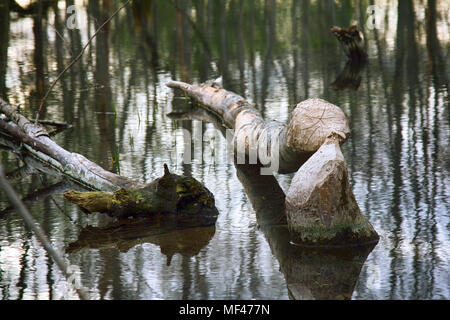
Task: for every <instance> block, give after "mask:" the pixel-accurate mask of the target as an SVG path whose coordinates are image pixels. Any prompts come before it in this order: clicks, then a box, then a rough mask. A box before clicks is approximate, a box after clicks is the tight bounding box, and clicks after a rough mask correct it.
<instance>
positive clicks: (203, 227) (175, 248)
mask: <svg viewBox="0 0 450 320" xmlns="http://www.w3.org/2000/svg"><path fill="white" fill-rule="evenodd" d="M214 222H215V221H199V219H192V218H191V219H179V218H176V217H172V218H171V217H157V218H154V217H151V218H136V219H129V220H124V221H122V220H121V221H116V222H111V223H109V224H108V225H106V226H104V227H91V226H88V227H86V228H83V229H82V230H81V232H80V235H79V236H78V239H77V241H75V242H72V243H70V244H69V245H68V246H67V248H66V252H67V253H76V252H78V251H80V250H86V249H105V248H116V249H117V250H119V251H120V252H127V251H128V250H130V249H131V248H133V247H134V246H136V245H138V244H143V243H152V244H155V245H157V246H159V247H160V248H161V252H162V253H163V254H164V255H166V256H167V265H168V266H169V265H170V261H171V260H172V256H173V255H174V254H176V253H178V254H181V255H182V256H183V257H193V256H196V255H197V254H198V253H199V252H200V250H201V249H203V248H204V247H205V246H206V245H207V244H208V243H209V241H210V240H211V238H212V237H213V236H214V232H215V227H214Z"/></svg>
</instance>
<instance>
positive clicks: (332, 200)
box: [167, 81, 378, 245]
mask: <svg viewBox="0 0 450 320" xmlns="http://www.w3.org/2000/svg"><path fill="white" fill-rule="evenodd" d="M167 85H168V86H169V87H172V88H178V89H181V90H182V91H184V92H185V93H187V94H188V95H189V96H190V97H191V98H192V99H193V100H194V101H195V102H198V103H200V106H201V107H204V108H205V109H207V110H209V111H211V112H213V113H214V114H216V115H217V116H218V117H219V118H220V119H221V120H222V122H223V124H224V125H225V126H227V127H228V128H232V129H234V136H233V139H234V141H235V142H236V141H237V142H238V143H239V141H240V142H241V143H242V144H244V145H245V153H246V154H248V153H250V152H251V149H252V148H256V149H257V150H258V151H259V150H260V149H263V150H272V151H273V149H272V148H271V146H272V145H273V143H274V141H277V142H278V143H279V150H278V151H279V155H278V158H279V160H280V162H279V165H280V169H286V168H289V169H292V168H295V166H296V168H298V167H299V166H300V165H302V166H301V167H300V169H298V171H297V173H296V175H295V177H294V179H293V180H292V182H291V186H290V188H289V191H288V194H287V196H286V200H285V201H286V215H287V222H288V226H289V230H290V233H291V236H292V239H293V241H294V242H296V243H298V244H307V245H349V244H364V243H367V242H375V241H377V240H378V235H377V233H376V232H375V230H374V229H373V227H372V225H371V224H370V223H369V221H368V220H367V219H366V218H365V217H364V216H363V215H362V214H361V212H360V210H359V207H358V204H357V203H356V200H355V197H354V195H353V192H352V190H351V188H350V185H349V182H348V172H347V166H346V163H345V160H344V157H343V155H342V153H341V151H340V144H341V143H342V142H343V141H344V140H345V139H346V138H347V137H348V136H349V134H350V129H349V126H348V120H347V117H346V116H345V114H344V113H343V112H342V110H341V109H340V108H339V107H337V106H335V105H333V104H331V103H329V102H327V101H325V100H321V99H317V98H315V99H308V100H306V101H303V102H301V103H299V104H298V105H297V106H296V108H295V109H294V111H293V112H292V115H291V117H290V120H289V122H288V123H287V124H282V123H279V122H275V121H264V119H263V118H262V116H261V114H260V113H259V112H258V111H257V110H256V109H255V108H253V107H252V106H251V104H250V103H249V102H247V101H246V100H245V99H244V98H242V97H241V96H239V95H237V94H235V93H233V92H229V91H227V90H224V89H221V88H216V87H212V86H210V85H208V84H203V85H190V84H187V83H183V82H178V81H170V82H169V83H168V84H167ZM234 147H235V148H236V147H237V144H235V145H234ZM240 151H241V150H239V148H238V150H237V152H240ZM311 155H312V156H311ZM272 156H274V155H273V154H272ZM258 157H259V154H258ZM260 160H263V159H260ZM260 162H261V164H263V165H265V163H264V161H260ZM238 164H239V162H238ZM278 171H279V172H283V171H285V170H278ZM286 171H287V170H286ZM267 201H270V199H267ZM275 219H278V217H275Z"/></svg>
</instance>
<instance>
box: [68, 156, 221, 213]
mask: <svg viewBox="0 0 450 320" xmlns="http://www.w3.org/2000/svg"><path fill="white" fill-rule="evenodd" d="M64 197H65V198H66V199H67V200H68V201H70V202H72V203H75V204H77V205H78V206H79V207H80V208H81V209H82V210H83V211H84V212H86V213H92V212H99V213H106V214H108V215H109V216H111V217H116V218H128V217H138V216H150V215H156V214H166V213H176V214H182V215H204V216H217V214H218V213H217V209H216V207H215V201H214V196H213V194H212V193H211V192H210V191H209V190H208V189H207V188H206V187H204V186H203V185H202V184H201V183H200V182H198V181H197V180H195V179H194V178H192V177H184V176H179V175H176V174H172V173H170V172H169V169H168V167H167V165H166V164H164V175H163V176H162V177H160V178H158V179H156V180H154V181H152V182H151V183H149V184H148V185H145V186H144V187H142V188H129V189H125V188H121V189H119V190H117V191H115V192H100V191H94V192H78V191H73V190H71V191H67V192H65V193H64Z"/></svg>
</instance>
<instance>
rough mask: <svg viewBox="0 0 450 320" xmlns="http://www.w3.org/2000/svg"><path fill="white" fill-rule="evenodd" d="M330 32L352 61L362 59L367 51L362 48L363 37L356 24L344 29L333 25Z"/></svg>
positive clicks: (365, 57) (365, 56)
mask: <svg viewBox="0 0 450 320" xmlns="http://www.w3.org/2000/svg"><path fill="white" fill-rule="evenodd" d="M330 32H331V33H332V34H334V35H335V36H336V38H337V39H338V41H339V43H340V44H341V46H342V49H344V52H345V54H346V55H347V57H348V58H349V59H350V60H352V61H364V60H366V59H367V53H366V50H365V49H364V37H363V35H362V33H361V32H360V31H359V30H358V27H357V26H356V25H353V26H350V27H348V28H346V29H343V28H340V27H336V26H333V27H331V28H330Z"/></svg>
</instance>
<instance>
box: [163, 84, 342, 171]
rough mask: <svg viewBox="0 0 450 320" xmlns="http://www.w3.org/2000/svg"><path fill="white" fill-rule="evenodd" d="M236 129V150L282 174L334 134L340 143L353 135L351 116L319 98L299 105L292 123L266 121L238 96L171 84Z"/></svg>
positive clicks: (303, 160) (250, 159)
mask: <svg viewBox="0 0 450 320" xmlns="http://www.w3.org/2000/svg"><path fill="white" fill-rule="evenodd" d="M167 86H169V87H171V88H178V89H181V90H182V91H183V92H185V93H186V94H188V95H189V96H190V97H191V98H192V99H193V100H195V101H196V102H197V103H199V104H201V105H202V106H203V107H204V108H206V109H207V110H209V111H211V112H213V113H215V114H216V115H218V116H219V117H220V118H221V119H222V121H223V124H224V125H225V126H226V127H227V128H230V129H233V130H234V133H233V140H234V149H235V151H236V155H237V157H238V163H240V164H242V162H240V161H239V157H240V156H242V155H246V156H248V157H249V161H250V164H254V163H255V162H253V163H252V158H253V159H257V160H258V161H259V162H260V163H261V164H263V165H265V166H266V165H269V164H270V166H271V169H273V171H278V172H280V173H288V172H295V171H297V169H298V168H299V167H300V165H301V164H302V163H304V162H305V161H306V160H307V159H308V158H309V157H310V156H311V155H312V154H313V153H314V152H315V151H316V150H317V149H319V147H320V146H321V145H322V143H323V142H324V141H325V139H326V138H327V137H328V136H330V135H331V134H335V135H337V136H339V139H340V142H343V141H345V140H346V139H347V137H348V136H349V134H350V129H349V125H348V120H347V117H346V116H345V114H344V112H343V111H342V110H341V109H340V108H339V107H337V106H335V105H333V104H331V103H329V102H327V101H325V100H322V99H318V98H313V99H308V100H305V101H303V102H301V103H299V104H298V105H297V106H296V108H295V109H294V111H293V112H292V115H291V119H290V121H289V122H288V123H280V122H278V121H265V120H264V119H263V118H262V116H261V114H260V112H259V111H258V110H256V109H255V108H254V107H253V106H252V105H251V104H250V103H249V102H248V101H247V100H245V99H244V98H243V97H241V96H239V95H237V94H236V93H233V92H230V91H227V90H224V89H222V88H217V87H214V86H210V85H208V84H203V85H190V84H187V83H184V82H180V81H170V82H168V83H167Z"/></svg>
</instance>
